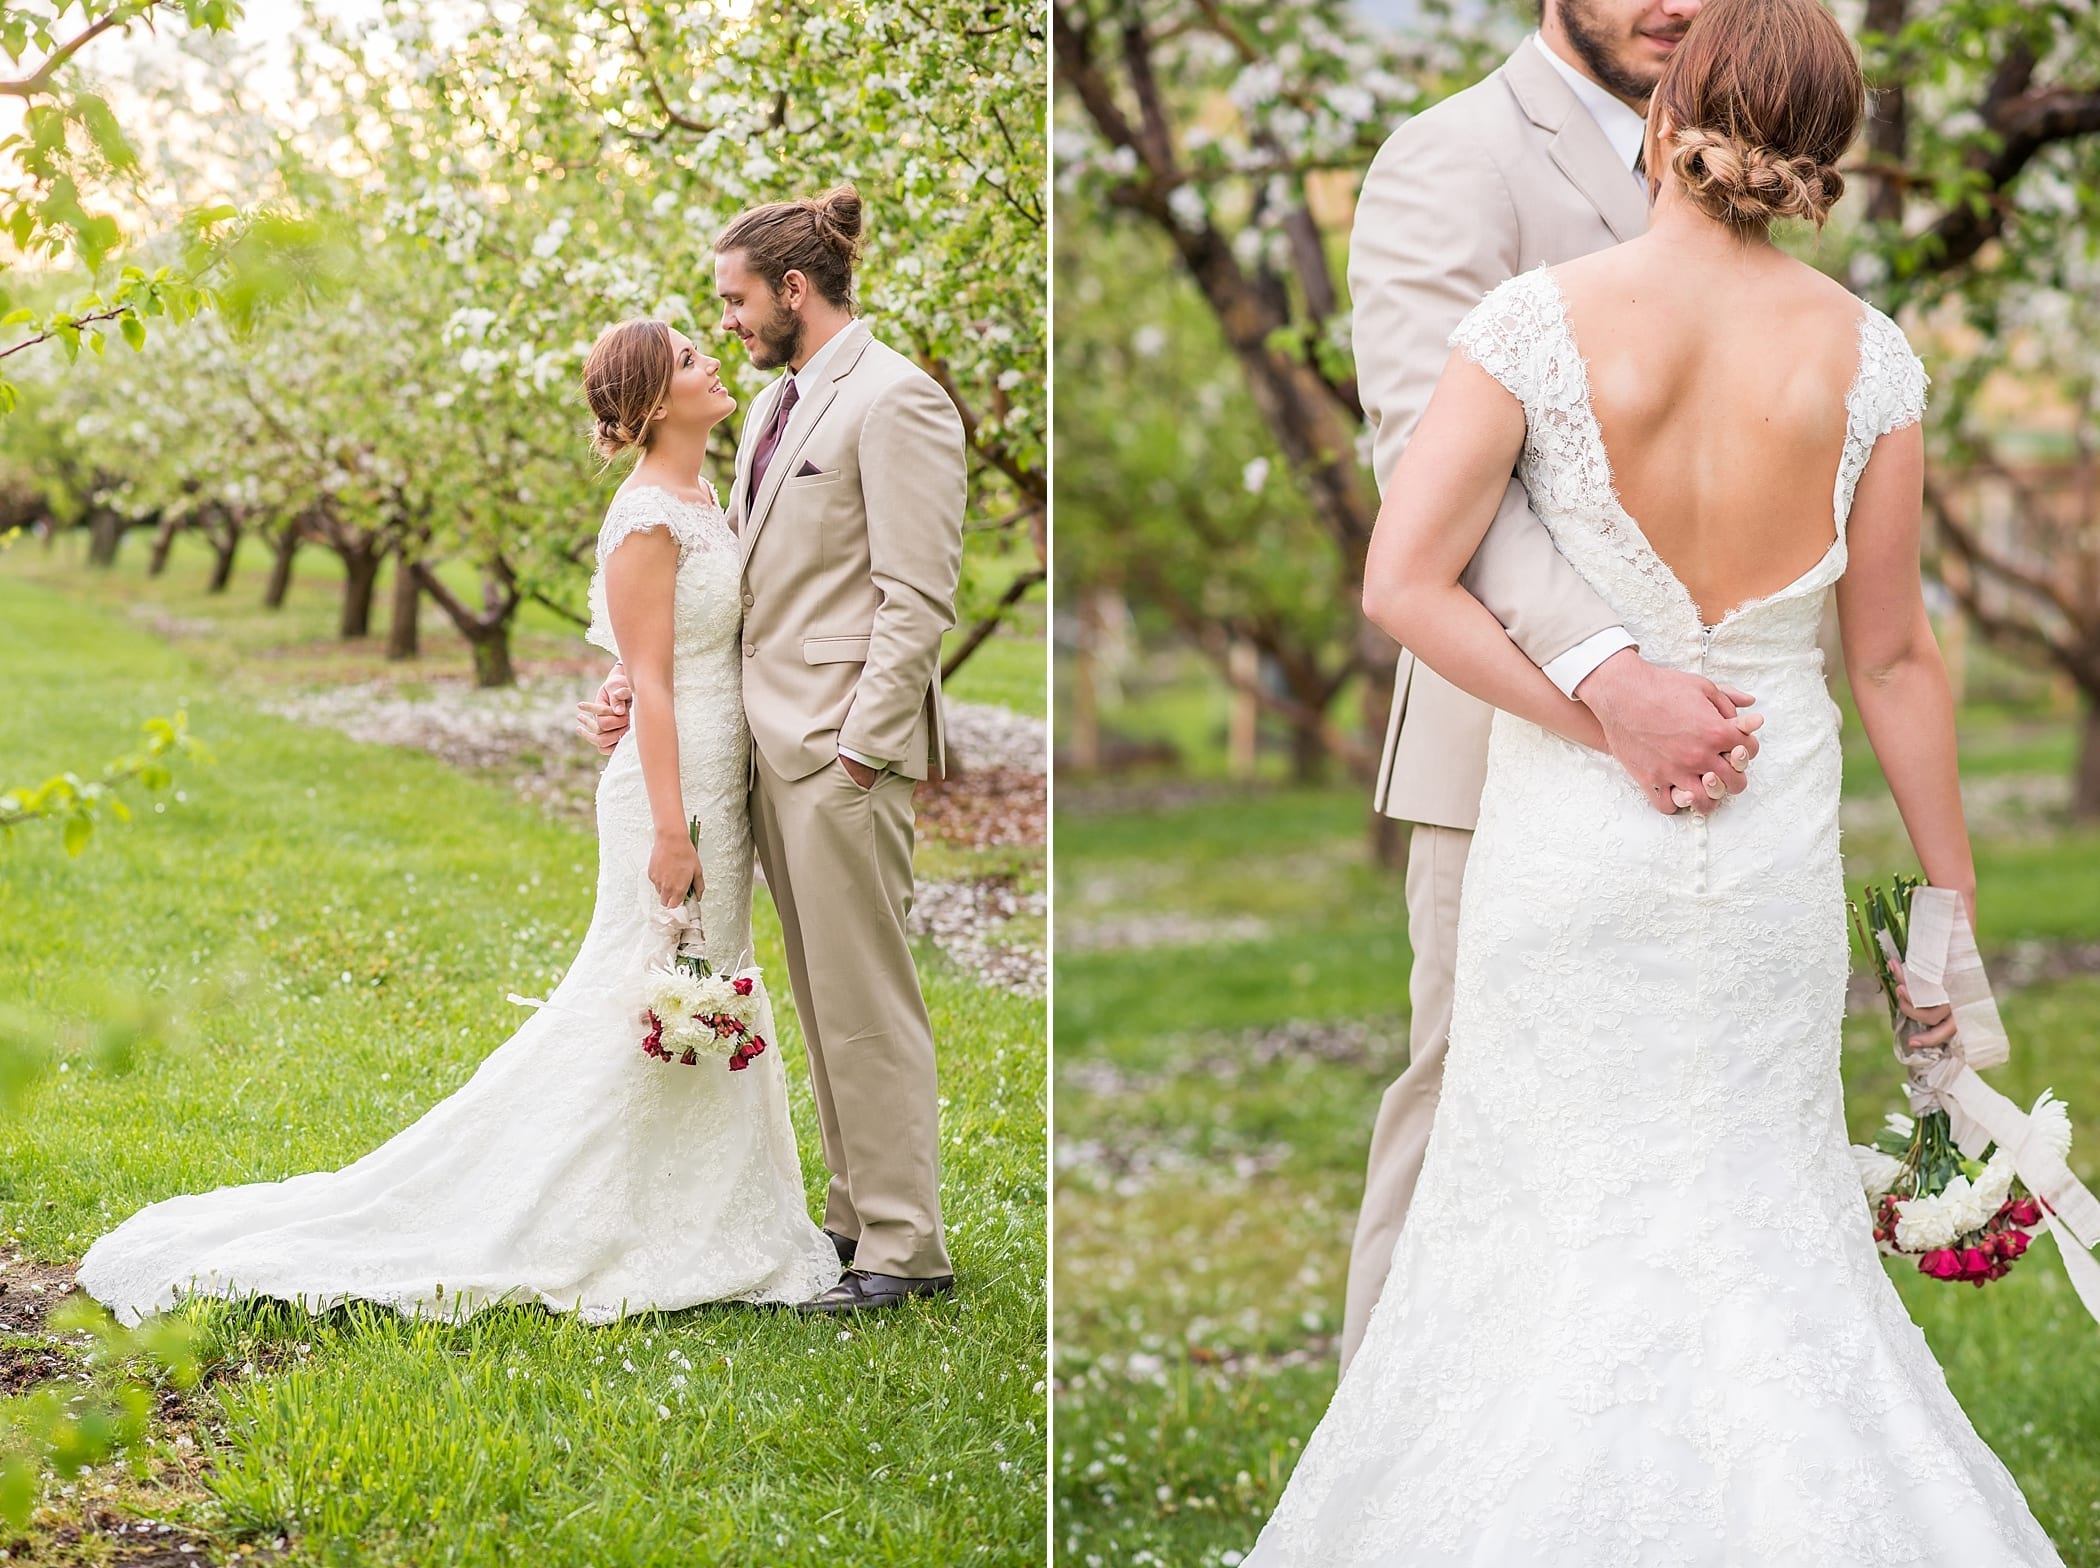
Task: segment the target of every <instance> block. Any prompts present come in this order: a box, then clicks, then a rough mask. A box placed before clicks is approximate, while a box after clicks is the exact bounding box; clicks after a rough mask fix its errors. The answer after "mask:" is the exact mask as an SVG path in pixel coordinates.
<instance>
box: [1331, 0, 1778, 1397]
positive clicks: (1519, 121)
mask: <svg viewBox="0 0 2100 1568" xmlns="http://www.w3.org/2000/svg"><path fill="white" fill-rule="evenodd" d="M1699 3H1700V0H1544V9H1543V11H1542V14H1541V18H1540V26H1539V31H1538V32H1537V33H1535V34H1534V35H1532V36H1531V37H1530V38H1528V39H1526V40H1525V41H1524V42H1523V43H1522V44H1519V45H1518V46H1517V50H1516V52H1515V53H1514V54H1512V55H1511V56H1510V57H1509V58H1508V59H1507V60H1506V61H1504V62H1503V64H1502V66H1501V68H1500V69H1499V70H1497V71H1496V72H1495V73H1494V74H1493V75H1491V76H1489V77H1488V78H1487V79H1486V80H1485V81H1482V82H1480V83H1478V84H1477V85H1475V86H1473V87H1470V88H1468V89H1467V90H1465V91H1464V92H1461V93H1458V94H1456V95H1455V96H1453V97H1451V98H1448V99H1446V100H1445V101H1444V102H1442V103H1440V104H1438V105H1437V106H1436V107H1434V108H1432V109H1430V110H1428V111H1426V112H1425V113H1423V114H1420V115H1417V116H1416V117H1415V118H1414V119H1412V120H1410V121H1408V122H1407V123H1406V124H1405V125H1403V126H1401V127H1400V129H1399V130H1397V131H1396V132H1394V133H1393V135H1392V136H1391V137H1390V138H1389V139H1388V140H1387V141H1386V143H1385V145H1384V146H1383V147H1382V148H1381V149H1380V150H1379V153H1378V156H1377V158H1376V159H1375V160H1374V161H1373V162H1372V164H1371V169H1370V172H1369V173H1368V174H1367V175H1366V176H1365V177H1364V185H1363V191H1362V194H1361V195H1360V196H1359V198H1358V202H1357V209H1356V222H1355V229H1354V232H1353V233H1352V235H1351V237H1350V246H1349V292H1350V296H1351V298H1352V300H1353V301H1354V310H1355V321H1354V328H1353V336H1354V338H1355V341H1356V343H1357V345H1358V350H1357V359H1356V369H1357V381H1358V386H1359V387H1360V389H1361V391H1362V395H1363V403H1364V411H1365V413H1366V415H1367V416H1368V417H1369V419H1370V422H1371V425H1372V427H1373V430H1374V431H1375V444H1374V446H1373V448H1372V467H1373V469H1374V471H1375V473H1376V476H1377V479H1378V483H1379V486H1380V488H1381V489H1383V488H1384V486H1385V485H1386V484H1387V483H1388V482H1389V481H1390V480H1391V478H1392V476H1393V471H1394V469H1395V468H1396V467H1398V466H1399V462H1400V453H1401V451H1402V449H1403V448H1404V447H1405V446H1406V445H1407V440H1408V437H1409V436H1410V435H1411V434H1412V433H1413V431H1414V428H1415V424H1416V422H1417V421H1418V420H1419V419H1420V418H1421V415H1422V411H1423V409H1424V408H1425V407H1426V406H1427V405H1428V402H1429V394H1430V392H1431V391H1432V390H1433V389H1434V388H1435V386H1436V383H1437V378H1438V376H1439V375H1440V374H1441V373H1442V371H1443V368H1444V364H1445V361H1446V360H1447V359H1448V358H1449V353H1450V351H1449V350H1448V348H1447V347H1446V345H1445V339H1446V337H1447V336H1448V335H1449V334H1450V332H1451V329H1452V328H1454V327H1455V326H1457V325H1458V322H1459V319H1460V318H1461V317H1462V316H1464V315H1465V313H1466V312H1467V311H1468V310H1470V309H1471V308H1472V307H1473V306H1474V305H1475V304H1477V303H1478V302H1479V300H1480V297H1481V296H1482V295H1483V294H1485V293H1486V292H1487V291H1488V290H1489V289H1491V288H1493V287H1494V286H1495V285H1496V284H1498V283H1502V282H1504V281H1506V280H1507V279H1509V278H1511V277H1514V276H1515V275H1516V274H1517V273H1519V272H1523V271H1526V270H1528V269H1529V268H1533V267H1538V266H1551V265H1555V264H1558V263H1560V262H1564V261H1569V260H1572V259H1574V258H1575V257H1577V256H1582V255H1587V254H1588V253H1590V252H1591V251H1596V250H1602V249H1604V248H1605V247H1606V246H1609V245H1614V244H1617V243H1619V242H1620V241H1623V240H1629V239H1632V238H1633V237H1634V236H1636V235H1638V234H1640V233H1642V232H1644V231H1645V230H1646V229H1647V226H1648V196H1649V186H1648V181H1647V178H1646V173H1645V170H1644V169H1643V168H1642V167H1641V164H1640V157H1641V147H1642V138H1643V136H1644V134H1645V132H1646V129H1647V126H1646V120H1645V115H1646V111H1647V103H1648V96H1649V94H1650V93H1651V92H1652V91H1653V90H1654V87H1655V84H1656V82H1657V81H1658V80H1660V79H1661V76H1662V71H1663V67H1664V65H1665V64H1667V63H1668V61H1669V58H1670V54H1671V52H1672V51H1673V50H1674V49H1675V48H1676V45H1677V41H1678V40H1679V39H1681V38H1682V37H1683V36H1684V33H1685V30H1686V29H1687V28H1688V27H1690V26H1691V23H1692V19H1693V18H1694V17H1695V16H1697V15H1698V14H1699ZM1466 586H1467V587H1468V588H1469V589H1471V590H1472V592H1473V593H1474V595H1475V596H1476V597H1478V598H1479V599H1480V600H1481V601H1482V602H1483V603H1484V604H1486V605H1487V607H1488V608H1489V609H1491V610H1493V611H1494V612H1495V614H1496V616H1497V617H1498V618H1499V619H1500V620H1501V621H1502V623H1503V625H1504V626H1505V627H1507V628H1508V630H1509V634H1510V637H1511V638H1512V639H1513V640H1514V641H1515V642H1516V643H1517V645H1518V646H1519V647H1520V648H1522V649H1523V650H1524V652H1525V654H1526V655H1527V656H1528V657H1529V658H1531V659H1532V660H1533V661H1534V662H1535V663H1537V664H1538V665H1539V667H1540V668H1541V669H1542V670H1544V672H1545V673H1546V675H1547V676H1548V677H1549V678H1551V679H1552V681H1553V683H1554V684H1555V685H1557V686H1558V687H1560V689H1561V690H1562V691H1564V692H1566V693H1567V694H1568V695H1569V696H1570V697H1572V698H1574V699H1576V700H1577V701H1580V702H1582V703H1584V704H1586V705H1587V706H1588V707H1589V708H1590V709H1591V711H1592V712H1593V713H1594V714H1595V715H1596V717H1597V719H1598V722H1599V723H1600V724H1601V725H1602V726H1603V729H1604V733H1605V736H1606V738H1607V739H1608V741H1609V742H1610V744H1611V749H1612V754H1613V755H1614V756H1615V757H1616V758H1617V759H1618V760H1619V762H1620V763H1621V764H1622V765H1623V766H1624V767H1625V769H1626V771H1627V772H1628V773H1629V774H1630V775H1632V777H1633V779H1634V781H1635V783H1637V784H1638V785H1639V786H1640V787H1641V789H1642V791H1643V792H1644V793H1645V794H1646V795H1647V798H1648V799H1649V801H1650V802H1651V803H1652V804H1654V805H1655V806H1656V808H1657V809H1658V810H1660V811H1664V812H1669V811H1672V810H1675V809H1682V807H1683V805H1684V803H1685V802H1686V801H1687V800H1688V801H1689V802H1690V805H1691V809H1693V810H1697V811H1702V812H1704V811H1711V810H1713V809H1714V808H1715V807H1716V806H1717V805H1719V804H1720V803H1721V801H1722V800H1723V799H1725V797H1726V795H1727V794H1733V793H1736V792H1739V791H1740V790H1741V789H1742V788H1743V787H1744V783H1745V778H1744V771H1743V770H1744V766H1745V765H1746V764H1747V762H1748V760H1749V759H1750V758H1751V757H1754V756H1755V755H1756V750H1757V741H1756V738H1755V736H1753V735H1751V734H1749V733H1748V732H1747V731H1746V730H1745V728H1744V727H1743V726H1744V724H1745V723H1754V721H1752V720H1749V719H1748V718H1747V716H1746V717H1745V718H1744V719H1741V720H1739V719H1738V717H1737V703H1738V702H1742V701H1747V695H1746V694H1744V693H1741V692H1737V693H1733V694H1731V693H1728V692H1725V691H1723V690H1721V689H1719V688H1717V687H1715V686H1714V685H1713V683H1712V682H1710V681H1706V680H1704V679H1702V678H1700V677H1698V676H1695V675H1691V674H1687V673H1684V672H1681V671H1676V670H1666V669H1660V668H1658V667H1656V666H1653V665H1650V664H1648V663H1647V662H1646V661H1645V660H1643V659H1642V658H1641V656H1640V653H1639V651H1638V649H1637V648H1636V647H1635V645H1634V640H1633V638H1632V637H1631V636H1629V635H1628V634H1627V631H1626V629H1625V627H1623V626H1621V625H1620V624H1619V617H1618V616H1617V614H1616V613H1614V612H1613V611H1612V609H1611V608H1610V607H1609V606H1608V605H1606V604H1605V603H1604V601H1603V600H1602V599H1601V598H1599V597H1598V596H1597V594H1596V593H1595V592H1594V591H1593V590H1592V589H1591V588H1590V587H1589V585H1588V584H1587V583H1586V582H1584V581H1583V579H1582V577H1581V576H1580V575H1579V574H1578V573H1577V572H1576V571H1575V569H1574V568H1573V567H1572V566H1570V565H1569V564H1568V563H1567V561H1566V560H1565V559H1563V558H1562V557H1561V555H1560V553H1559V551H1557V550H1556V549H1555V548H1554V546H1553V541H1552V540H1551V538H1550V537H1548V535H1547V533H1546V530H1545V527H1544V525H1543V524H1541V523H1540V522H1539V520H1538V518H1537V516H1536V515H1534V513H1533V512H1532V510H1531V506H1530V502H1529V499H1528V498H1527V497H1526V495H1525V493H1524V487H1523V486H1522V485H1521V484H1519V483H1518V482H1516V481H1515V480H1512V481H1511V482H1510V486H1509V490H1508V492H1507V493H1506V495H1505V496H1504V498H1503V502H1502V507H1501V510H1500V511H1499V512H1498V513H1497V515H1496V517H1495V520H1494V523H1493V524H1492V526H1491V527H1490V528H1489V530H1488V533H1487V537H1486V538H1485V539H1484V540H1482V542H1481V545H1480V549H1479V552H1478V553H1477V554H1476V555H1475V556H1474V558H1473V562H1472V565H1471V566H1470V567H1469V568H1468V570H1467V575H1466ZM1490 711H1491V710H1490V709H1489V708H1488V706H1487V705H1486V704H1485V703H1483V702H1480V701H1478V700H1477V699H1475V698H1473V697H1470V696H1468V695H1466V694H1465V693H1464V692H1462V691H1460V690H1459V689H1458V688H1457V687H1455V686H1453V685H1451V684H1450V683H1449V682H1447V681H1445V680H1443V679H1442V678H1441V677H1440V676H1438V675H1437V674H1436V673H1435V672H1434V671H1432V670H1429V669H1426V668H1424V667H1423V666H1421V665H1419V664H1417V663H1416V662H1415V660H1414V658H1413V656H1412V655H1411V654H1408V653H1406V652H1405V651H1403V652H1402V654H1401V656H1400V664H1399V667H1398V670H1397V672H1396V678H1395V687H1394V693H1393V704H1392V711H1391V718H1390V720H1389V724H1388V728H1387V732H1386V741H1385V752H1384V756H1383V759H1382V760H1381V762H1380V765H1379V772H1378V783H1377V787H1376V794H1375V797H1374V801H1375V805H1376V807H1377V809H1378V810H1380V811H1383V812H1385V813H1386V814H1387V815H1388V816H1392V817H1398V818H1400V819H1401V820H1403V821H1407V822H1411V823H1413V824H1414V830H1413V832H1412V834H1411V835H1410V837H1409V841H1408V861H1407V932H1408V941H1409V945H1410V946H1411V947H1412V948H1413V951H1414V967H1413V971H1412V972H1411V974H1410V975H1409V977H1408V992H1409V997H1410V1000H1411V1004H1412V1007H1411V1016H1410V1020H1409V1026H1408V1066H1407V1070H1406V1072H1404V1073H1403V1074H1402V1075H1401V1076H1400V1077H1399V1079H1398V1080H1396V1081H1395V1082H1394V1083H1393V1085H1392V1086H1391V1087H1390V1088H1389V1089H1387V1091H1386V1093H1385V1098H1384V1099H1383V1101H1382V1102H1381V1103H1380V1105H1379V1109H1378V1119H1377V1122H1376V1124H1375V1126H1374V1128H1373V1130H1372V1135H1371V1153H1370V1160H1369V1168H1368V1170H1367V1172H1366V1178H1365V1188H1364V1200H1363V1209H1362V1212H1361V1213H1360V1215H1359V1216H1358V1219H1357V1225H1356V1237H1355V1240H1354V1242H1353V1244H1352V1246H1351V1250H1350V1258H1349V1285H1348V1298H1347V1304H1346V1307H1345V1310H1344V1316H1343V1324H1342V1347H1341V1354H1342V1365H1343V1366H1344V1367H1347V1365H1348V1364H1349V1360H1350V1358H1351V1357H1352V1356H1353V1355H1354V1354H1355V1353H1356V1348H1357V1346H1358V1345H1359V1344H1360V1343H1361V1342H1362V1339H1363V1333H1364V1326H1365V1324H1366V1322H1367V1321H1368V1320H1369V1318H1370V1315H1371V1309H1372V1307H1373V1306H1375V1305H1376V1304H1377V1301H1378V1295H1379V1291H1380V1288H1381V1287H1382V1286H1383V1284H1384V1283H1385V1277H1386V1274H1387V1273H1388V1271H1389V1269H1390V1267H1391V1264H1392V1257H1393V1244H1394V1242H1395V1240H1396V1239H1397V1238H1398V1236H1399V1234H1400V1228H1401V1223H1402V1221H1403V1220H1404V1219H1405V1218H1406V1216H1407V1206H1408V1202H1409V1200H1410V1199H1411V1198H1412V1197H1413V1194H1414V1188H1415V1181H1416V1178H1417V1177H1418V1176H1419V1175H1420V1174H1421V1170H1422V1156H1423V1153H1424V1150H1425V1149H1426V1148H1427V1146H1428V1142H1429V1128H1430V1123H1431V1121H1432V1120H1433V1118H1434V1116H1435V1114H1436V1102H1437V1094H1438V1090H1439V1088H1440V1086H1441V1084H1442V1081H1443V1073H1444V1053H1445V1047H1446V1045H1447V1043H1448V1036H1449V1030H1450V1024H1451V985H1452V969H1453V960H1454V948H1455V945H1456V936H1457V931H1458V901H1459V891H1460V887H1461V885H1462V883H1463V880H1464V876H1465V867H1466V854H1467V850H1468V848H1469V847H1470V845H1471V843H1472V837H1473V824H1474V820H1475V817H1476V816H1477V814H1478V811H1479V805H1480V791H1481V787H1482V785H1483V783H1484V782H1485V780H1486V776H1487V737H1488V720H1489V717H1490ZM1738 748H1741V749H1740V750H1738ZM1708 780H1712V781H1713V782H1712V783H1711V784H1709V783H1708V782H1707V781H1708Z"/></svg>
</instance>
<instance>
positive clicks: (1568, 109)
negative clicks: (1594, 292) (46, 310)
mask: <svg viewBox="0 0 2100 1568" xmlns="http://www.w3.org/2000/svg"><path fill="white" fill-rule="evenodd" d="M1544 47H1545V46H1544V45H1543V44H1541V43H1539V42H1538V41H1537V40H1536V39H1531V38H1527V39H1526V40H1525V41H1524V42H1523V43H1521V44H1519V45H1518V46H1517V51H1516V53H1514V54H1512V55H1511V56H1510V57H1509V59H1508V60H1507V61H1506V62H1505V63H1504V65H1503V67H1502V75H1503V79H1504V80H1505V81H1506V82H1508V83H1509V90H1510V91H1511V92H1512V93H1513V94H1515V95H1516V99H1517V103H1518V106H1519V107H1521V108H1522V109H1523V111H1524V113H1525V115H1526V116H1527V117H1528V118H1529V119H1530V120H1531V123H1532V124H1533V125H1536V126H1537V127H1538V128H1539V129H1540V130H1542V131H1550V132H1552V133H1553V140H1552V141H1551V142H1550V143H1549V144H1548V145H1547V149H1546V152H1547V156H1549V157H1550V158H1552V160H1553V163H1554V166H1555V167H1556V168H1558V169H1559V170H1560V172H1561V173H1562V174H1564V175H1566V176H1567V178H1568V183H1569V184H1571V185H1573V186H1574V187H1575V188H1576V189H1577V190H1579V191H1581V192H1582V194H1583V195H1584V196H1586V197H1587V198H1589V202H1590V205H1591V206H1593V207H1595V208H1596V209H1597V215H1598V216H1599V217H1600V218H1602V219H1603V220H1604V226H1605V227H1606V228H1608V229H1610V230H1611V233H1612V238H1613V239H1616V240H1620V241H1625V240H1630V239H1635V238H1638V237H1639V236H1640V235H1642V234H1645V233H1647V232H1648V204H1647V203H1646V202H1644V201H1643V200H1641V191H1640V187H1639V186H1638V185H1637V184H1635V183H1634V178H1633V174H1632V172H1631V171H1630V170H1628V169H1627V168H1625V167H1624V166H1622V165H1621V164H1620V162H1619V155H1618V154H1617V153H1615V152H1613V151H1612V146H1611V142H1610V140H1609V139H1608V138H1606V136H1605V134H1604V130H1603V127H1601V126H1600V125H1598V124H1597V122H1596V120H1595V118H1594V117H1592V115H1591V114H1590V111H1589V110H1587V109H1585V108H1584V107H1583V106H1582V100H1581V99H1579V98H1577V97H1576V96H1575V94H1574V93H1573V92H1572V91H1571V90H1570V89H1569V87H1568V84H1567V83H1566V82H1564V81H1562V80H1561V78H1560V73H1559V72H1558V71H1556V70H1554V69H1553V66H1552V65H1551V63H1550V62H1548V61H1547V60H1546V59H1545V58H1544V57H1543V56H1542V55H1541V54H1540V53H1539V51H1540V50H1541V49H1542V48H1544Z"/></svg>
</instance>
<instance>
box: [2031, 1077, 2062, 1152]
mask: <svg viewBox="0 0 2100 1568" xmlns="http://www.w3.org/2000/svg"><path fill="white" fill-rule="evenodd" d="M2027 1141H2028V1143H2029V1144H2031V1145H2032V1146H2033V1148H2034V1150H2035V1151H2036V1152H2037V1153H2039V1154H2047V1155H2051V1156H2053V1157H2055V1158H2056V1159H2059V1160H2060V1159H2063V1158H2064V1157H2065V1156H2066V1155H2068V1154H2069V1153H2070V1152H2071V1111H2070V1107H2068V1106H2067V1105H2065V1104H2064V1102H2063V1101H2061V1100H2059V1099H2057V1098H2055V1096H2053V1095H2052V1094H2051V1093H2050V1092H2049V1091H2048V1090H2047V1089H2044V1090H2043V1091H2042V1097H2041V1098H2040V1099H2039V1100H2036V1101H2035V1102H2034V1109H2033V1110H2032V1111H2030V1112H2028V1114H2027Z"/></svg>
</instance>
